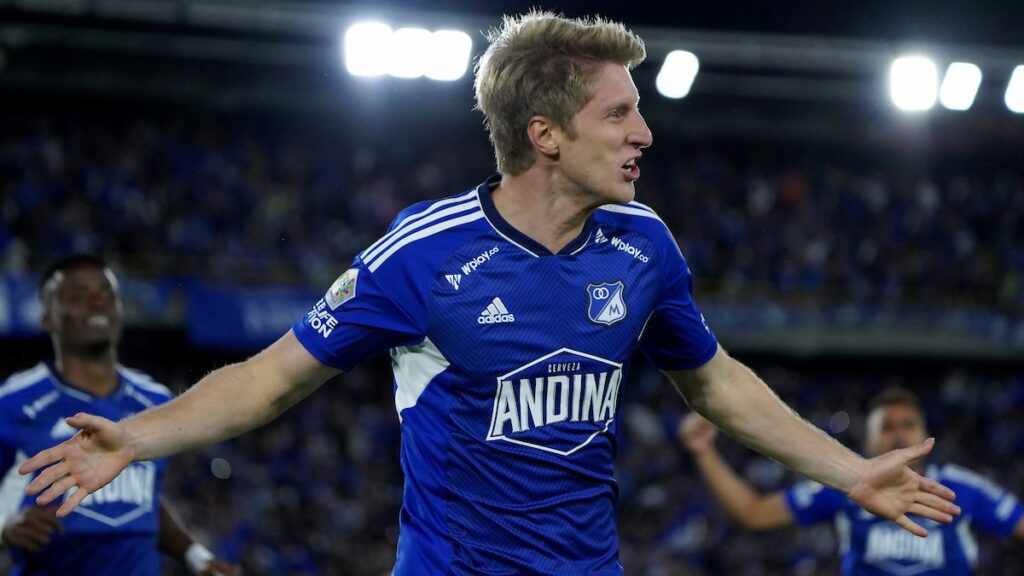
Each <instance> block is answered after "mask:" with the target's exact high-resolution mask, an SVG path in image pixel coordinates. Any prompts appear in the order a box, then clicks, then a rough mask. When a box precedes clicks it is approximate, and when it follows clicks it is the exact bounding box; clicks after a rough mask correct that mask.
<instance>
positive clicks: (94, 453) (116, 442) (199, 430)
mask: <svg viewBox="0 0 1024 576" xmlns="http://www.w3.org/2000/svg"><path fill="white" fill-rule="evenodd" d="M337 372H338V370H336V369H334V368H329V367H327V366H324V365H323V364H321V363H320V362H319V361H318V360H317V359H316V358H314V357H313V356H312V355H311V354H310V353H309V352H308V351H306V349H305V348H304V347H303V346H302V344H300V343H299V341H298V340H297V339H296V337H295V335H294V333H292V332H291V331H289V332H288V333H287V334H285V335H284V336H282V337H281V338H280V339H279V340H278V341H277V342H275V343H274V344H271V345H270V346H269V347H267V348H266V349H265V350H263V351H262V352H260V353H259V354H256V355H255V356H253V357H252V358H249V359H248V360H246V361H244V362H240V363H238V364H232V365H229V366H225V367H224V368H221V369H219V370H216V371H214V372H211V373H210V374H209V375H207V376H206V377H205V378H203V379H202V380H200V381H199V382H198V383H197V384H196V385H195V386H193V387H192V388H190V389H189V390H188V391H187V392H185V393H184V394H182V395H181V396H179V397H178V398H175V399H174V400H172V401H170V402H168V403H166V404H163V405H161V406H159V407H156V408H153V409H150V410H146V411H145V412H142V413H140V414H138V415H136V416H133V417H131V418H128V419H126V420H123V421H121V422H111V421H110V420H107V419H106V418H101V417H99V416H92V415H89V414H82V413H80V414H76V415H75V416H73V417H71V418H68V420H67V422H68V424H70V425H71V426H73V427H75V428H78V429H79V432H78V433H77V434H75V435H74V436H73V437H72V438H71V439H70V440H67V441H66V442H63V443H61V444H58V445H57V446H54V447H53V448H50V449H48V450H44V451H42V452H40V453H39V454H36V455H35V456H33V457H32V458H30V459H28V460H26V461H25V462H24V463H23V464H22V465H21V467H20V468H19V469H18V471H19V472H20V473H22V474H29V473H31V472H34V471H36V470H39V469H40V468H43V467H45V466H49V468H47V469H46V470H44V471H43V472H42V473H41V474H39V476H37V477H36V478H35V480H33V481H32V482H31V483H30V484H29V485H28V488H27V491H28V493H29V494H39V493H40V492H42V491H43V490H44V489H46V491H45V492H43V493H42V494H41V495H40V496H39V498H38V499H37V502H38V503H39V504H40V505H44V506H45V505H46V504H49V503H50V502H53V501H54V500H56V499H57V498H58V497H59V496H60V495H61V494H64V493H65V492H67V491H69V490H71V489H72V488H76V487H77V488H78V489H77V490H76V491H75V492H74V493H72V494H71V495H70V496H69V497H68V498H67V499H65V501H64V503H63V504H61V506H60V508H58V509H57V516H58V517H60V518H63V517H65V516H67V515H68V514H69V513H71V511H72V510H73V509H74V508H75V507H76V506H78V504H79V503H81V501H82V500H83V499H85V497H86V496H88V495H89V494H91V493H92V492H95V491H96V490H99V489H100V488H102V487H103V486H104V485H106V484H107V483H108V482H110V481H111V480H113V479H114V477H115V476H117V475H118V474H119V473H120V472H121V471H122V470H124V469H125V467H127V466H128V464H130V463H131V462H133V461H141V460H153V459H155V458H160V457H163V456H169V455H171V454H176V453H178V452H183V451H185V450H189V449H192V448H196V447H199V446H204V445H207V444H213V443H216V442H220V441H222V440H227V439H228V438H233V437H235V436H238V435H240V434H242V433H244V432H247V431H249V430H252V429H253V428H256V427H258V426H261V425H263V424H266V423H268V422H270V421H271V420H273V419H274V418H276V417H277V416H278V415H279V414H281V412H283V411H284V410H286V409H287V408H288V407H290V406H292V405H293V404H295V403H296V402H298V401H299V400H301V399H302V398H305V397H306V396H307V395H308V394H310V393H311V392H313V391H314V390H316V389H317V388H318V387H319V386H320V385H321V384H322V383H323V382H324V381H325V380H327V379H328V378H330V377H331V376H333V375H334V374H336V373H337ZM47 487H49V488H47Z"/></svg>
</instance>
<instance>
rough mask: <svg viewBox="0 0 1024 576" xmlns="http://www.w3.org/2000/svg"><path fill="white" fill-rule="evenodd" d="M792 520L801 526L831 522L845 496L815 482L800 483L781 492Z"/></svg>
mask: <svg viewBox="0 0 1024 576" xmlns="http://www.w3.org/2000/svg"><path fill="white" fill-rule="evenodd" d="M783 497H784V499H785V501H786V505H787V506H789V511H790V512H792V513H793V519H794V520H796V523H797V524H799V525H801V526H807V525H809V524H816V523H818V522H824V521H828V520H832V518H834V517H835V515H836V513H837V512H839V511H840V510H842V508H843V505H844V504H845V503H846V495H845V494H843V493H842V492H840V491H838V490H836V489H834V488H829V487H828V486H825V485H823V484H819V483H817V482H811V481H806V482H800V483H799V484H795V485H793V486H791V487H789V488H788V489H786V490H785V491H784V492H783Z"/></svg>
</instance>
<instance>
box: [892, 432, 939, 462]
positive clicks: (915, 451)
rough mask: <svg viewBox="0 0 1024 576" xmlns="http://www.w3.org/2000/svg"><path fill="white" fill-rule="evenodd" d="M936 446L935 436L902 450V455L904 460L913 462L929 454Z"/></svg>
mask: <svg viewBox="0 0 1024 576" xmlns="http://www.w3.org/2000/svg"><path fill="white" fill-rule="evenodd" d="M934 447H935V438H929V439H927V440H925V441H924V442H922V443H920V444H918V445H917V446H911V447H909V448H904V449H902V450H900V456H901V457H902V458H903V459H904V462H905V463H906V462H913V461H914V460H917V459H919V458H922V457H924V456H927V455H928V453H929V452H931V451H932V448H934Z"/></svg>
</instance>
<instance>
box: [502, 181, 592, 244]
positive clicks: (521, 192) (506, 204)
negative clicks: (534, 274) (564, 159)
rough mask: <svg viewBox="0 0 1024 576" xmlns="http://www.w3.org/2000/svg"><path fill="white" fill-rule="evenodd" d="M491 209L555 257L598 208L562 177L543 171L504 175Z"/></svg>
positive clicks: (577, 233) (578, 233) (580, 230)
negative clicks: (495, 210) (585, 199)
mask: <svg viewBox="0 0 1024 576" xmlns="http://www.w3.org/2000/svg"><path fill="white" fill-rule="evenodd" d="M491 197H492V199H493V200H494V207H495V208H496V209H497V210H498V213H499V214H501V217H502V218H504V219H505V221H506V222H508V223H509V224H511V225H512V226H513V227H514V228H515V229H516V230H519V231H520V232H522V233H523V234H526V235H527V236H529V237H530V238H532V239H534V240H536V241H537V243H539V244H540V245H541V246H543V247H545V248H547V249H548V250H550V251H551V253H552V254H557V253H558V252H559V251H560V250H561V249H562V248H564V247H565V246H566V245H567V244H568V243H569V242H572V240H573V239H575V238H576V237H577V236H579V235H580V233H581V232H582V231H583V226H584V225H585V224H586V222H587V218H588V217H589V216H590V214H591V213H592V212H593V211H594V210H595V209H596V208H597V206H591V205H589V204H588V203H587V202H586V201H583V200H582V199H583V195H582V194H580V193H579V192H578V191H575V190H573V189H572V187H571V186H570V185H568V183H566V182H565V181H564V179H563V178H561V177H559V176H558V175H557V174H555V173H553V172H551V171H548V170H544V169H542V168H537V167H534V168H530V169H528V170H527V171H526V172H523V173H522V174H517V175H515V176H508V175H503V176H502V177H501V183H500V184H499V185H498V187H497V188H496V189H495V190H494V192H493V194H492V195H491Z"/></svg>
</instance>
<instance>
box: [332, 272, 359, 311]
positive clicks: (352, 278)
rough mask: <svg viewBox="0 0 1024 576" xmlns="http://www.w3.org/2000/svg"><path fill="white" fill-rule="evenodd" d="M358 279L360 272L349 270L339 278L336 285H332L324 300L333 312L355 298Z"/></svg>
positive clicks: (335, 282)
mask: <svg viewBox="0 0 1024 576" xmlns="http://www.w3.org/2000/svg"><path fill="white" fill-rule="evenodd" d="M358 278H359V270H358V269H356V268H349V269H348V270H346V271H345V273H344V274H342V275H341V276H338V279H337V280H335V281H334V284H331V287H330V289H328V290H327V294H326V295H325V296H324V300H326V301H327V305H328V306H330V307H331V310H335V309H336V308H337V307H338V306H341V305H342V304H344V303H345V302H348V301H349V300H351V299H352V298H355V295H356V280H357V279H358Z"/></svg>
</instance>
